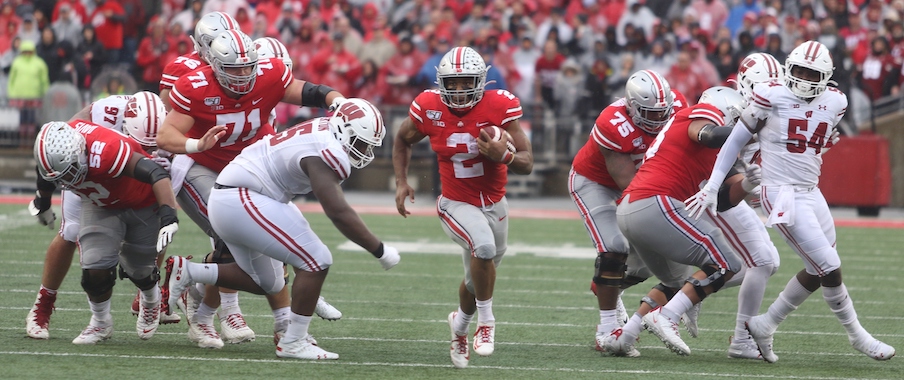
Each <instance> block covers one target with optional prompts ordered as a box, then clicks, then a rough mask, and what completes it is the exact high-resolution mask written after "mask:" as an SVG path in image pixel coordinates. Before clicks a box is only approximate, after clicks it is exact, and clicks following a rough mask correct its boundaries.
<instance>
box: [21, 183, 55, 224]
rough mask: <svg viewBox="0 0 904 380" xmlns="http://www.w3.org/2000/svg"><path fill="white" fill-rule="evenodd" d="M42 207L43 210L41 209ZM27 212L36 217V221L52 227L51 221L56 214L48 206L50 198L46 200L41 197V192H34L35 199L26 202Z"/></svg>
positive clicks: (53, 220)
mask: <svg viewBox="0 0 904 380" xmlns="http://www.w3.org/2000/svg"><path fill="white" fill-rule="evenodd" d="M42 208H43V209H44V210H43V211H42V210H41V209H42ZM28 213H30V214H31V216H36V217H38V223H40V224H41V225H42V226H47V228H50V229H51V230H52V229H53V222H55V221H56V214H55V213H54V212H53V209H52V208H50V198H47V199H46V200H45V199H44V198H42V197H41V193H37V192H36V193H35V199H34V200H32V201H31V202H28Z"/></svg>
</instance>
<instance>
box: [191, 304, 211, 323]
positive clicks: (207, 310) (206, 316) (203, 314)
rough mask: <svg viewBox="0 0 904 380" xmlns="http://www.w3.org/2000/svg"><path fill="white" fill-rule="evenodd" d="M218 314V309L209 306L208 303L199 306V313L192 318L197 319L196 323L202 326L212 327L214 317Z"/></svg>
mask: <svg viewBox="0 0 904 380" xmlns="http://www.w3.org/2000/svg"><path fill="white" fill-rule="evenodd" d="M216 312H217V309H215V308H212V307H210V306H207V304H206V303H204V302H201V306H198V311H196V312H195V315H194V316H193V317H192V318H194V319H195V322H197V323H200V324H202V325H212V324H213V315H214V314H216Z"/></svg>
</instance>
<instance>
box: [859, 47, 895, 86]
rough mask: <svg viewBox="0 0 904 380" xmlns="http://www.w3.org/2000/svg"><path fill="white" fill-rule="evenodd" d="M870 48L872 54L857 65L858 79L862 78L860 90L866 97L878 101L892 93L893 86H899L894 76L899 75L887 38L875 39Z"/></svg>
mask: <svg viewBox="0 0 904 380" xmlns="http://www.w3.org/2000/svg"><path fill="white" fill-rule="evenodd" d="M870 46H871V49H870V54H869V55H867V57H866V59H864V60H863V63H862V64H860V65H857V73H858V76H857V77H858V78H860V88H861V89H862V90H863V92H865V93H866V96H868V97H869V99H870V100H872V101H876V100H878V99H879V98H881V97H883V96H888V95H890V94H891V93H892V86H893V85H897V80H895V78H894V76H893V75H894V74H897V72H898V70H897V67H896V66H895V59H894V57H892V56H891V54H889V49H888V41H886V40H885V37H876V38H874V39H873V40H872V41H871V43H870ZM895 92H897V90H896V91H895Z"/></svg>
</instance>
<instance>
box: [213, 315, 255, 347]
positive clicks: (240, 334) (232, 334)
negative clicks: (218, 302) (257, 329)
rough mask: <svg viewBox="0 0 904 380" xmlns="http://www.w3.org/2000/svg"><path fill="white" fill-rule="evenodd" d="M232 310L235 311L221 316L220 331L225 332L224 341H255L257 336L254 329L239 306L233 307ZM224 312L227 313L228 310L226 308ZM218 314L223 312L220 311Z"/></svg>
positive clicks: (232, 342)
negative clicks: (249, 325)
mask: <svg viewBox="0 0 904 380" xmlns="http://www.w3.org/2000/svg"><path fill="white" fill-rule="evenodd" d="M230 310H231V311H233V312H232V313H229V314H226V317H222V318H220V329H221V330H220V331H222V332H223V341H225V342H226V343H229V344H239V343H244V342H253V341H254V338H255V335H254V331H253V330H251V328H250V327H248V323H246V322H245V317H244V316H242V312H241V311H239V310H238V308H231V309H230ZM222 313H227V311H225V310H224V311H222ZM217 315H222V314H221V312H219V311H218V312H217Z"/></svg>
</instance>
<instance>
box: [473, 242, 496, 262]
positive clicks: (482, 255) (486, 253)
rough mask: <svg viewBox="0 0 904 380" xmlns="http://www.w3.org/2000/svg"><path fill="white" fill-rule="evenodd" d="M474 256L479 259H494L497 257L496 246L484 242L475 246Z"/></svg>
mask: <svg viewBox="0 0 904 380" xmlns="http://www.w3.org/2000/svg"><path fill="white" fill-rule="evenodd" d="M474 256H475V257H477V258H478V259H484V260H492V259H493V258H494V257H496V246H494V245H493V244H484V245H479V246H476V247H474Z"/></svg>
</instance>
